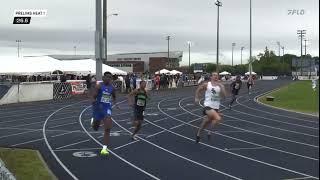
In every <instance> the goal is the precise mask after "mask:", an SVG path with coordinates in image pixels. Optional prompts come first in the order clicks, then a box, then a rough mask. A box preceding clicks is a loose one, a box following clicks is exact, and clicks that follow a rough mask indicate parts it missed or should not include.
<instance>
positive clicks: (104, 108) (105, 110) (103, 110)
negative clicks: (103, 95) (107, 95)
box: [92, 103, 112, 121]
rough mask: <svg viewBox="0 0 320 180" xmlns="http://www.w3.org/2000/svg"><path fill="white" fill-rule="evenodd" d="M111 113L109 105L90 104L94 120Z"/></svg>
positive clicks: (99, 119) (108, 115) (101, 118)
mask: <svg viewBox="0 0 320 180" xmlns="http://www.w3.org/2000/svg"><path fill="white" fill-rule="evenodd" d="M111 115H112V108H111V105H106V104H102V103H94V104H93V105H92V117H93V119H94V120H97V121H101V120H103V119H105V118H107V117H110V116H111Z"/></svg>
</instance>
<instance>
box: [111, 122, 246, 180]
mask: <svg viewBox="0 0 320 180" xmlns="http://www.w3.org/2000/svg"><path fill="white" fill-rule="evenodd" d="M145 121H147V120H146V119H145ZM113 122H114V123H115V124H117V125H118V126H119V127H120V128H122V129H123V130H125V131H127V132H128V133H131V132H130V131H129V130H127V129H126V128H124V127H122V126H121V125H120V124H119V123H117V122H116V121H114V120H113ZM148 123H149V124H153V123H152V122H150V121H148ZM136 137H137V138H138V139H140V140H141V141H144V142H146V143H148V144H150V145H152V146H154V147H156V148H158V149H161V150H163V151H165V152H167V153H169V154H172V155H174V156H176V157H179V158H181V159H184V160H186V161H188V162H191V163H193V164H196V165H198V166H201V167H203V168H206V169H209V170H211V171H213V172H217V173H219V174H223V175H225V176H228V177H230V178H233V179H238V180H240V179H241V178H238V177H235V176H232V175H230V174H227V173H225V172H222V171H219V170H217V169H214V168H212V167H209V166H206V165H204V164H201V163H199V162H197V161H194V160H192V159H189V158H186V157H184V156H182V155H180V154H177V153H175V152H172V151H170V150H168V149H166V148H163V147H161V146H159V145H157V144H155V143H152V142H150V141H148V140H146V139H144V138H142V137H140V136H136Z"/></svg>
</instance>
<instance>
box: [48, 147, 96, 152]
mask: <svg viewBox="0 0 320 180" xmlns="http://www.w3.org/2000/svg"><path fill="white" fill-rule="evenodd" d="M100 149H101V148H80V149H59V150H54V151H55V152H64V151H88V150H100Z"/></svg>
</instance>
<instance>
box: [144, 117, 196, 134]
mask: <svg viewBox="0 0 320 180" xmlns="http://www.w3.org/2000/svg"><path fill="white" fill-rule="evenodd" d="M199 119H202V117H201V118H197V119H194V120H191V121H189V122H187V123H191V122H194V121H197V120H199ZM183 125H184V124H179V125H177V126H174V127H171V128H170V130H172V129H176V128H178V127H181V126H183ZM164 132H166V131H165V130H162V131H159V132H157V133H154V134H151V135H149V136H147V137H146V138H151V137H153V136H157V135H159V134H162V133H164Z"/></svg>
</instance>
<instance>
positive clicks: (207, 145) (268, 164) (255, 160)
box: [145, 100, 315, 178]
mask: <svg viewBox="0 0 320 180" xmlns="http://www.w3.org/2000/svg"><path fill="white" fill-rule="evenodd" d="M162 101H163V100H162ZM162 101H160V102H159V103H158V109H159V110H160V111H161V112H162V113H163V114H166V113H165V112H164V111H162V110H161V108H160V103H161V102H162ZM179 104H180V103H179ZM167 115H168V116H170V115H169V114H167ZM172 118H173V119H177V118H175V117H172ZM145 121H146V122H148V123H150V124H152V125H154V126H157V127H159V128H161V129H163V130H165V131H167V132H169V133H172V134H175V135H176V136H179V137H182V138H184V139H188V140H189V141H192V142H194V139H191V138H189V137H186V136H183V135H181V134H178V133H175V132H173V131H171V130H168V129H166V128H163V127H161V126H158V125H157V124H154V123H152V122H150V121H147V120H145ZM178 121H181V120H178ZM181 123H185V122H183V121H181ZM199 143H200V144H201V145H204V146H206V147H209V148H212V149H216V150H219V151H222V152H225V153H227V154H231V155H234V156H238V157H241V158H244V159H247V160H251V161H254V162H257V163H260V164H264V165H267V166H271V167H274V168H278V169H281V170H285V171H288V172H292V173H295V174H300V175H302V176H308V177H313V176H311V175H307V174H304V173H301V172H297V171H294V170H291V169H288V168H284V167H281V166H277V165H274V164H270V163H267V162H264V161H260V160H257V159H254V158H250V157H247V156H243V155H240V154H237V153H233V152H230V151H226V150H224V149H221V148H218V147H215V146H211V145H209V144H206V143H202V142H199ZM313 178H315V177H313Z"/></svg>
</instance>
